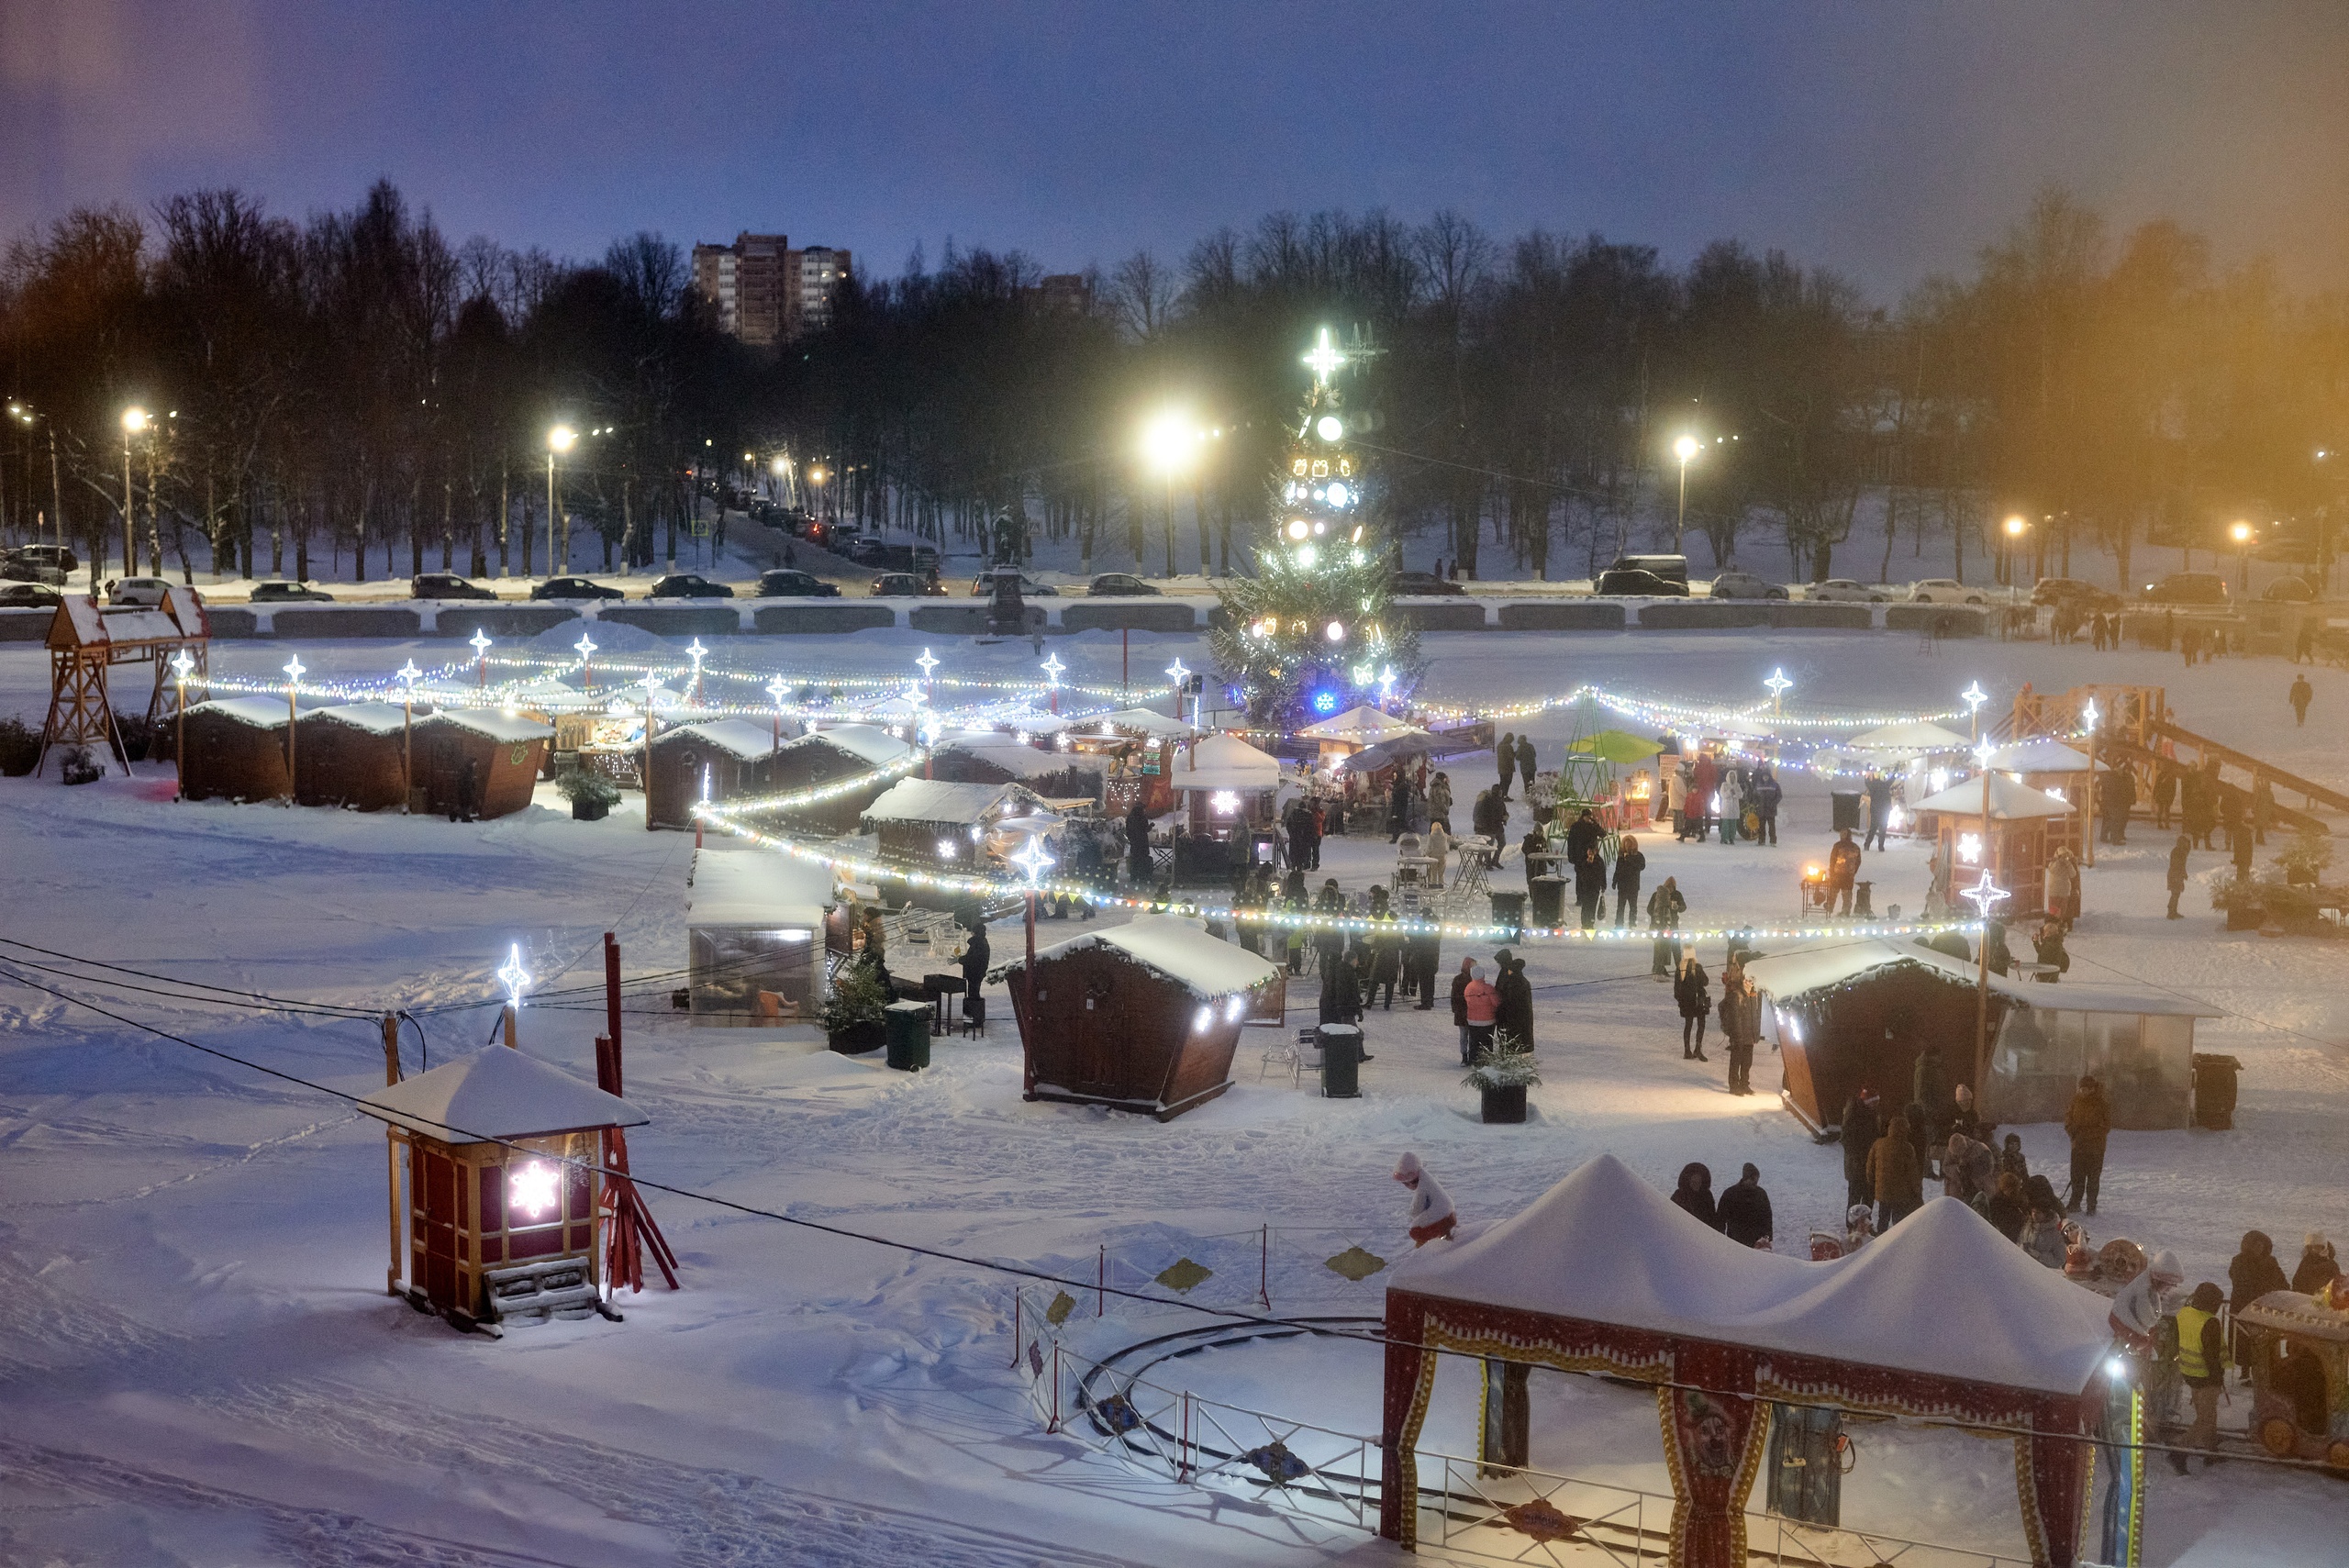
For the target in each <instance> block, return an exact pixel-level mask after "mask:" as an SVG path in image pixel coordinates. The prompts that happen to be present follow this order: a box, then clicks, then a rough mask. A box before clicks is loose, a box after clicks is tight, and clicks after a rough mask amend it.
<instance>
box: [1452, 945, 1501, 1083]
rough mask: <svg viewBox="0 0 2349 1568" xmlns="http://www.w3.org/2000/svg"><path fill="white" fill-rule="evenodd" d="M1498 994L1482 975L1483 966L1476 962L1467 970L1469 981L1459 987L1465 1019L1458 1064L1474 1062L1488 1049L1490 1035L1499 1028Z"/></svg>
mask: <svg viewBox="0 0 2349 1568" xmlns="http://www.w3.org/2000/svg"><path fill="white" fill-rule="evenodd" d="M1500 1007H1501V994H1500V993H1499V992H1498V991H1497V990H1495V989H1494V988H1493V987H1492V985H1491V984H1489V983H1487V982H1486V979H1485V967H1484V965H1482V964H1476V965H1475V966H1474V967H1473V968H1471V970H1470V971H1469V975H1468V984H1466V985H1464V986H1463V987H1461V991H1460V1016H1461V1018H1463V1019H1464V1022H1463V1024H1462V1026H1461V1029H1460V1064H1461V1065H1462V1066H1463V1067H1467V1066H1472V1065H1474V1064H1475V1060H1476V1058H1477V1057H1479V1056H1481V1055H1483V1054H1484V1053H1485V1052H1486V1051H1490V1050H1491V1049H1492V1046H1493V1035H1494V1034H1495V1032H1496V1031H1497V1029H1499V1018H1500Z"/></svg>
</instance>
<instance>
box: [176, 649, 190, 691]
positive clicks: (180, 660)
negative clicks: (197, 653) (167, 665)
mask: <svg viewBox="0 0 2349 1568" xmlns="http://www.w3.org/2000/svg"><path fill="white" fill-rule="evenodd" d="M194 669H195V660H193V659H191V658H189V657H188V654H187V650H186V649H184V648H183V649H181V650H180V651H178V652H177V653H174V654H173V655H172V673H173V674H174V675H177V676H178V677H179V678H180V682H181V684H186V681H187V677H188V673H189V672H190V671H192V670H194Z"/></svg>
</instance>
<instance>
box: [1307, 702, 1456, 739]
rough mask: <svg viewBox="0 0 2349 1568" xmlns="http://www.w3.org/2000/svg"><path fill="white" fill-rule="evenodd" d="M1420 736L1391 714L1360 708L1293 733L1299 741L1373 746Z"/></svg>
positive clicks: (1349, 710) (1412, 727)
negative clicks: (1331, 741)
mask: <svg viewBox="0 0 2349 1568" xmlns="http://www.w3.org/2000/svg"><path fill="white" fill-rule="evenodd" d="M1424 733H1425V731H1423V730H1421V729H1420V728H1419V727H1418V726H1417V725H1412V724H1406V723H1404V722H1403V721H1402V720H1401V719H1399V718H1397V717H1395V716H1394V715H1392V714H1387V713H1381V712H1380V711H1379V710H1378V709H1376V708H1375V707H1369V706H1363V707H1352V708H1348V709H1347V710H1346V711H1345V712H1343V713H1341V714H1340V715H1338V716H1337V717H1335V718H1325V719H1323V720H1322V721H1321V722H1320V723H1319V724H1308V725H1307V726H1306V727H1305V728H1302V729H1300V730H1298V731H1297V739H1298V740H1334V741H1339V742H1341V743H1342V744H1345V745H1348V746H1376V745H1378V744H1380V743H1381V742H1383V741H1387V740H1398V739H1400V738H1401V737H1403V736H1406V735H1419V734H1424Z"/></svg>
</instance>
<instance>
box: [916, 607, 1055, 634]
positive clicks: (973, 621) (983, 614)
mask: <svg viewBox="0 0 2349 1568" xmlns="http://www.w3.org/2000/svg"><path fill="white" fill-rule="evenodd" d="M1028 612H1029V614H1028V619H1029V622H1030V624H1031V625H1033V624H1034V623H1035V622H1037V621H1038V620H1039V619H1041V617H1042V615H1043V611H1042V609H1041V607H1039V606H1035V605H1032V604H1031V605H1030V606H1028ZM906 624H907V625H908V626H910V627H912V628H914V629H915V630H916V631H935V632H939V633H941V634H943V635H945V636H949V637H976V636H978V635H980V634H981V633H982V632H984V631H985V630H986V628H987V601H985V599H974V600H972V601H971V602H969V603H968V604H961V605H953V604H940V603H938V602H937V601H936V600H931V601H930V602H929V603H927V604H921V605H916V606H914V607H913V608H912V609H910V610H908V611H907V612H906Z"/></svg>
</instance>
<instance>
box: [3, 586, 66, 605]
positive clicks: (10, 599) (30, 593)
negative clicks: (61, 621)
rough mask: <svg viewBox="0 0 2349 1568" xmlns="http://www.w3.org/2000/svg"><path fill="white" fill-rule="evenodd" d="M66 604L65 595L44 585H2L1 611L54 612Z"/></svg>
mask: <svg viewBox="0 0 2349 1568" xmlns="http://www.w3.org/2000/svg"><path fill="white" fill-rule="evenodd" d="M64 602H65V595H62V594H61V593H59V592H58V591H57V590H56V589H54V588H51V587H49V586H47V585H46V584H39V583H10V584H6V585H0V610H53V609H55V608H56V607H57V606H59V605H61V604H63V603H64Z"/></svg>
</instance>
